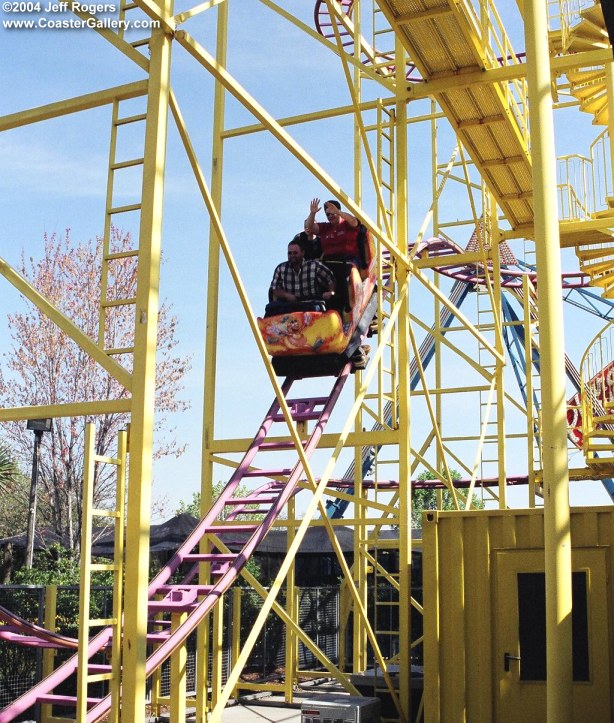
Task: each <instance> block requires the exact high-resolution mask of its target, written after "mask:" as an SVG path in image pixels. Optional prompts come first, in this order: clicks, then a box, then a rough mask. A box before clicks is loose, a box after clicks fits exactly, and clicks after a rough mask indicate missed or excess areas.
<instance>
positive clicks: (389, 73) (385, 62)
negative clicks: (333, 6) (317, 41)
mask: <svg viewBox="0 0 614 723" xmlns="http://www.w3.org/2000/svg"><path fill="white" fill-rule="evenodd" d="M338 4H339V6H340V8H341V11H342V13H343V16H344V17H343V21H342V22H340V23H336V20H335V19H334V18H331V16H330V12H329V9H328V5H327V4H326V0H316V4H315V7H314V11H313V19H314V23H315V27H316V30H317V31H318V32H319V33H320V35H322V36H323V37H324V38H326V39H327V40H330V41H331V42H333V43H335V42H336V37H335V31H334V28H335V23H336V24H337V28H338V32H339V39H340V42H341V46H342V47H343V49H344V50H345V52H346V53H348V54H350V55H353V54H354V33H353V29H354V25H353V22H352V12H353V10H354V0H338ZM360 57H361V60H362V62H363V64H364V65H365V66H372V67H373V68H374V69H375V71H376V72H377V73H378V74H379V75H382V76H384V77H388V78H390V77H394V73H395V58H394V49H391V51H390V52H382V51H378V50H377V49H376V48H373V47H371V45H369V43H367V41H366V40H365V38H364V37H363V36H361V37H360ZM405 78H406V80H408V81H410V82H411V81H413V82H420V81H421V80H422V78H421V77H420V74H419V73H418V69H417V68H416V66H415V65H414V63H411V62H408V63H407V67H406V71H405Z"/></svg>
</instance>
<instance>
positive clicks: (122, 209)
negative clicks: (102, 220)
mask: <svg viewBox="0 0 614 723" xmlns="http://www.w3.org/2000/svg"><path fill="white" fill-rule="evenodd" d="M140 210H141V204H140V203H131V204H128V205H127V206H115V208H110V209H109V210H108V211H107V215H108V216H111V215H112V214H115V213H129V212H130V211H140Z"/></svg>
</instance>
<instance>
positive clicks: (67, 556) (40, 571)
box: [13, 545, 79, 585]
mask: <svg viewBox="0 0 614 723" xmlns="http://www.w3.org/2000/svg"><path fill="white" fill-rule="evenodd" d="M13 582H14V584H15V585H78V584H79V560H78V559H76V558H75V557H74V556H73V555H72V554H71V553H70V552H69V551H68V550H65V549H64V548H63V547H62V546H61V545H52V546H51V547H50V548H49V549H48V550H43V551H39V552H36V553H35V555H34V561H33V567H32V569H31V570H28V569H27V568H25V567H22V568H21V569H19V570H17V571H16V572H15V573H14V575H13Z"/></svg>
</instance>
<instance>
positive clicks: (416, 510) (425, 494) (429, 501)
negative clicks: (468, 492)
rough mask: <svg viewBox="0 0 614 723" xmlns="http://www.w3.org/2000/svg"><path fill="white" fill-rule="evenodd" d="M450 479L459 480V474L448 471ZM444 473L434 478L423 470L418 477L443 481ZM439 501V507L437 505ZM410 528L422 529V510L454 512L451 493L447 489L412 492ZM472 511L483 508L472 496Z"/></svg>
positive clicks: (482, 504) (455, 471) (480, 501)
mask: <svg viewBox="0 0 614 723" xmlns="http://www.w3.org/2000/svg"><path fill="white" fill-rule="evenodd" d="M450 477H451V478H452V480H459V479H461V475H460V472H458V471H457V470H450ZM444 478H445V473H444V472H442V474H441V477H436V476H435V475H434V474H433V473H432V472H431V471H430V470H428V469H425V470H423V471H422V472H421V473H420V474H419V475H418V479H419V480H420V481H424V480H436V479H444ZM438 495H439V496H438ZM439 499H441V505H440V504H439ZM411 505H412V507H411V526H412V527H415V528H421V527H422V512H423V511H424V510H455V509H456V507H455V506H454V498H453V497H452V493H451V492H450V490H448V489H444V490H434V489H417V490H414V491H413V492H412V498H411ZM471 507H472V509H478V510H481V509H483V508H484V502H483V501H482V500H481V499H480V498H479V497H477V495H475V494H474V495H473V497H472V500H471Z"/></svg>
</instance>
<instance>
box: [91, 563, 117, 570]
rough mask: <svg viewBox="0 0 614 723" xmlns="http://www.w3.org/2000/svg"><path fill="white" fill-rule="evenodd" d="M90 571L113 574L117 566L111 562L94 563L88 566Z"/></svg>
mask: <svg viewBox="0 0 614 723" xmlns="http://www.w3.org/2000/svg"><path fill="white" fill-rule="evenodd" d="M89 567H90V570H92V571H94V572H113V571H114V570H119V566H118V565H116V564H115V563H113V562H94V563H92V564H91V565H90V566H89Z"/></svg>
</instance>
